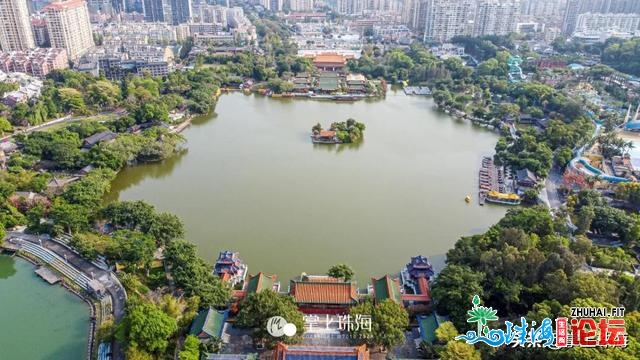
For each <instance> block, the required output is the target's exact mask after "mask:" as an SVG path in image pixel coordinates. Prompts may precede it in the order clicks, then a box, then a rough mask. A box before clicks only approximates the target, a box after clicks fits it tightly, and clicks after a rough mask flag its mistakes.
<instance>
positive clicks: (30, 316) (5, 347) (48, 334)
mask: <svg viewBox="0 0 640 360" xmlns="http://www.w3.org/2000/svg"><path fill="white" fill-rule="evenodd" d="M34 270H35V267H34V266H33V265H32V264H30V263H29V262H27V261H25V260H23V259H20V258H13V257H10V256H8V255H2V254H0V309H1V310H0V324H2V336H0V358H2V359H29V360H53V359H69V360H74V359H85V358H86V356H87V341H88V340H87V339H88V334H89V307H88V305H87V304H86V303H84V302H83V301H82V300H80V298H78V297H77V296H75V295H73V294H71V293H70V292H68V291H67V290H66V289H64V288H63V287H61V286H58V285H55V286H51V285H49V284H47V283H45V282H44V281H43V280H42V279H40V278H39V277H38V276H37V275H36V274H35V273H34Z"/></svg>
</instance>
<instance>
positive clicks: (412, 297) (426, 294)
mask: <svg viewBox="0 0 640 360" xmlns="http://www.w3.org/2000/svg"><path fill="white" fill-rule="evenodd" d="M434 274H435V272H434V271H433V266H431V263H430V262H429V260H428V259H427V258H426V257H425V256H422V255H418V256H414V257H412V258H411V262H410V263H408V264H407V266H405V268H404V269H403V270H402V271H401V272H400V279H401V281H402V286H403V287H404V288H405V289H408V290H409V291H410V292H409V293H405V294H402V296H401V298H402V302H403V304H404V306H405V307H407V308H408V309H409V310H411V311H415V312H421V311H424V310H426V309H427V306H429V305H430V304H431V291H430V290H429V280H430V279H431V278H432V277H433V275H434Z"/></svg>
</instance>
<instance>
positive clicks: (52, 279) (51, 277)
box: [36, 267, 61, 285]
mask: <svg viewBox="0 0 640 360" xmlns="http://www.w3.org/2000/svg"><path fill="white" fill-rule="evenodd" d="M36 274H37V275H38V276H40V277H41V278H42V279H43V280H44V281H46V282H48V283H49V284H51V285H53V284H57V283H58V282H60V280H61V279H60V278H59V277H58V275H56V274H54V273H53V271H51V270H49V269H48V268H46V267H39V268H38V269H36Z"/></svg>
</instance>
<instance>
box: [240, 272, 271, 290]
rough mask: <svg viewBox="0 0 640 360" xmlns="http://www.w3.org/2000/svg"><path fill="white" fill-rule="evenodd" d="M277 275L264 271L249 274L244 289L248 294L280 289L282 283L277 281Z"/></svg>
mask: <svg viewBox="0 0 640 360" xmlns="http://www.w3.org/2000/svg"><path fill="white" fill-rule="evenodd" d="M276 278H277V276H276V275H270V276H268V275H265V274H264V273H263V272H259V273H257V274H256V275H251V276H249V280H247V282H246V285H245V287H244V290H245V291H246V294H247V295H249V294H253V293H259V292H261V291H263V290H273V291H275V292H278V291H280V283H279V282H276Z"/></svg>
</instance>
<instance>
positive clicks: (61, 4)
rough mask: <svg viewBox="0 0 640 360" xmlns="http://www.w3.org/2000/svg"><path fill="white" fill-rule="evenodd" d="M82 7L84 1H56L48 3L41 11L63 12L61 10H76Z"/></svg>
mask: <svg viewBox="0 0 640 360" xmlns="http://www.w3.org/2000/svg"><path fill="white" fill-rule="evenodd" d="M84 5H85V1H84V0H67V1H58V2H52V3H49V5H47V6H45V7H44V8H43V9H42V10H43V11H49V10H63V9H71V8H76V7H80V6H84Z"/></svg>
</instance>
